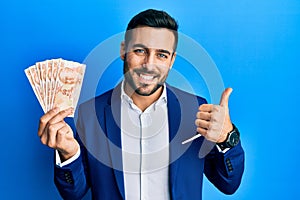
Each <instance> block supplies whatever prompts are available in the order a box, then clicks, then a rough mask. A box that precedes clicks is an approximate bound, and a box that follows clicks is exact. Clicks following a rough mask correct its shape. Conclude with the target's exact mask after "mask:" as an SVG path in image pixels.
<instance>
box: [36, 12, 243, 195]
mask: <svg viewBox="0 0 300 200" xmlns="http://www.w3.org/2000/svg"><path fill="white" fill-rule="evenodd" d="M177 29H178V25H177V23H176V21H175V20H174V19H173V18H172V17H170V16H169V15H168V14H167V13H166V12H163V11H157V10H152V9H150V10H146V11H143V12H141V13H139V14H138V15H136V16H135V17H133V19H131V21H130V22H129V24H128V27H127V31H126V34H125V41H124V42H122V43H121V50H120V54H121V59H122V60H123V61H124V80H123V81H122V82H121V83H120V84H119V85H117V86H116V87H115V89H114V90H111V91H108V92H106V93H104V94H102V95H100V96H98V97H96V98H95V99H93V100H90V101H88V102H86V103H84V104H82V105H81V106H80V108H79V118H78V123H77V126H76V128H77V130H76V132H77V134H75V137H74V136H73V131H72V129H71V128H70V127H69V125H68V124H67V123H65V121H64V118H65V117H66V116H68V115H69V114H70V113H72V112H73V109H72V108H70V109H67V110H63V111H59V109H57V108H55V109H53V110H51V111H49V112H48V113H46V114H45V115H44V116H42V117H41V119H40V126H39V130H38V135H39V137H40V138H41V142H42V143H43V144H45V145H47V146H49V147H51V148H53V149H55V150H56V167H55V184H56V186H57V188H58V190H59V192H60V194H61V196H62V197H63V198H64V199H81V198H82V197H83V196H84V194H85V193H86V192H87V190H88V189H89V188H91V191H92V196H93V199H130V200H131V199H133V200H134V199H155V200H158V199H202V181H203V174H205V175H206V176H207V178H208V179H209V180H210V181H211V182H212V183H213V184H214V185H215V186H216V187H217V188H218V189H219V190H221V191H222V192H224V193H226V194H232V193H234V192H235V191H236V189H237V188H238V186H239V185H240V182H241V177H242V174H243V171H244V152H243V149H242V147H241V143H240V142H239V133H238V130H237V128H236V127H235V126H234V125H233V124H232V122H231V120H230V117H229V109H228V99H229V95H230V93H231V91H232V90H231V88H229V89H226V90H225V91H224V93H223V94H222V97H221V101H220V105H211V104H207V103H206V100H205V99H203V98H201V97H196V96H194V95H191V94H188V93H186V92H183V91H181V90H179V89H176V88H173V87H171V86H169V85H167V84H166V83H165V80H166V78H167V76H168V73H169V70H170V69H171V67H172V65H173V63H174V61H175V58H176V46H177V40H178V34H177ZM195 125H196V126H195ZM196 132H198V133H199V134H201V135H202V136H203V137H200V138H198V139H196V140H194V141H192V142H190V143H188V144H182V141H183V140H185V139H188V138H190V137H192V136H194V135H195V133H196ZM215 143H217V144H216V145H215ZM199 152H200V153H199Z"/></svg>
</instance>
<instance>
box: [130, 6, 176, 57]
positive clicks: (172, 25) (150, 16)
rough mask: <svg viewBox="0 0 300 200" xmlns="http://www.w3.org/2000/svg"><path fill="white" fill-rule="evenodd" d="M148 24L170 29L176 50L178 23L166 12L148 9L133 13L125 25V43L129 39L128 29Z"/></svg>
mask: <svg viewBox="0 0 300 200" xmlns="http://www.w3.org/2000/svg"><path fill="white" fill-rule="evenodd" d="M142 26H149V27H154V28H166V29H169V30H172V31H173V33H174V36H175V44H174V51H176V48H177V43H178V32H177V30H178V23H177V22H176V21H175V19H174V18H173V17H171V16H170V15H169V14H168V13H167V12H165V11H160V10H154V9H148V10H145V11H142V12H140V13H139V14H137V15H135V16H134V17H133V18H132V19H131V20H130V22H129V23H128V25H127V28H126V33H125V44H126V43H127V42H128V41H129V40H130V37H129V34H128V33H129V32H130V31H129V30H132V29H134V28H138V27H142Z"/></svg>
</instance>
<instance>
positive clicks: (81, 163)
mask: <svg viewBox="0 0 300 200" xmlns="http://www.w3.org/2000/svg"><path fill="white" fill-rule="evenodd" d="M66 122H67V123H68V124H69V125H70V126H71V127H72V129H73V132H74V133H76V134H75V139H76V140H77V141H78V143H79V145H80V156H79V157H78V158H77V159H76V160H74V161H73V162H71V163H70V164H68V165H65V166H63V167H59V166H57V165H56V164H55V166H54V183H55V185H56V188H57V189H58V191H59V193H60V195H61V197H62V198H63V199H66V200H68V199H72V200H76V199H82V197H83V196H84V195H85V194H86V192H87V191H88V189H89V187H90V186H89V185H90V184H89V180H88V177H89V176H88V175H87V173H88V170H87V163H88V162H87V150H86V148H85V147H84V145H83V143H82V142H81V140H80V137H79V134H78V133H77V132H76V131H75V127H74V123H73V122H74V121H67V120H66ZM80 126H81V123H80V119H79V120H78V123H77V126H76V128H78V130H80Z"/></svg>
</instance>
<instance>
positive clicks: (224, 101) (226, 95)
mask: <svg viewBox="0 0 300 200" xmlns="http://www.w3.org/2000/svg"><path fill="white" fill-rule="evenodd" d="M231 92H232V88H226V89H225V90H224V92H223V93H222V97H221V100H220V106H224V107H226V108H227V107H228V100H229V96H230V94H231Z"/></svg>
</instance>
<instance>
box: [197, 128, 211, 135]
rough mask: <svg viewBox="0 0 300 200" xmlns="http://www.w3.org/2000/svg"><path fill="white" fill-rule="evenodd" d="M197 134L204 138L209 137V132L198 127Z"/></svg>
mask: <svg viewBox="0 0 300 200" xmlns="http://www.w3.org/2000/svg"><path fill="white" fill-rule="evenodd" d="M197 132H198V133H200V134H201V135H202V136H204V137H205V136H206V135H207V132H208V131H207V130H206V129H204V128H201V127H198V128H197Z"/></svg>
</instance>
